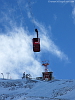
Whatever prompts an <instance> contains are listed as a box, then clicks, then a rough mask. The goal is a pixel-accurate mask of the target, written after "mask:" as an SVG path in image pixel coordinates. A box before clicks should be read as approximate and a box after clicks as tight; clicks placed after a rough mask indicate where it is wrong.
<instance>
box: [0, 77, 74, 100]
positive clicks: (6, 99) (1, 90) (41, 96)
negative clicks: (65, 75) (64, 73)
mask: <svg viewBox="0 0 75 100" xmlns="http://www.w3.org/2000/svg"><path fill="white" fill-rule="evenodd" d="M0 100H75V80H56V79H55V80H52V81H39V80H26V79H23V80H22V79H18V80H17V79H16V80H3V79H0Z"/></svg>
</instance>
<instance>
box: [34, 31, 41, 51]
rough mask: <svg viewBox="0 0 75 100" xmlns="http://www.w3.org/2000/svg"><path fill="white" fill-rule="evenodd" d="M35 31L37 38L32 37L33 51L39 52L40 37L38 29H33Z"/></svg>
mask: <svg viewBox="0 0 75 100" xmlns="http://www.w3.org/2000/svg"><path fill="white" fill-rule="evenodd" d="M35 32H36V33H37V38H33V39H32V41H33V51H34V52H40V38H38V30H37V29H35Z"/></svg>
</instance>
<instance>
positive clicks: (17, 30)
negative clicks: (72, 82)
mask: <svg viewBox="0 0 75 100" xmlns="http://www.w3.org/2000/svg"><path fill="white" fill-rule="evenodd" d="M50 1H51V0H49V1H48V0H18V1H17V0H7V1H6V0H0V73H4V75H5V77H6V73H7V72H10V76H11V77H12V78H14V77H15V78H21V75H22V73H23V72H24V71H25V72H26V73H30V74H31V75H32V76H33V77H34V76H41V72H42V71H43V70H44V67H43V66H42V61H45V60H47V61H49V63H50V65H49V66H48V69H49V71H53V73H54V74H53V75H54V77H55V78H57V79H75V72H74V71H75V56H74V55H75V47H74V45H75V38H74V37H75V2H74V1H73V3H72V2H71V1H72V0H71V1H69V2H68V3H67V2H66V1H68V0H65V2H64V3H62V2H59V1H61V0H58V2H54V3H52V2H50ZM52 1H54V0H52ZM35 28H37V29H38V31H39V38H40V40H41V52H39V53H34V52H33V50H32V38H34V37H36V33H35V31H34V29H35ZM7 69H8V70H7ZM0 77H2V76H1V75H0Z"/></svg>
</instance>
